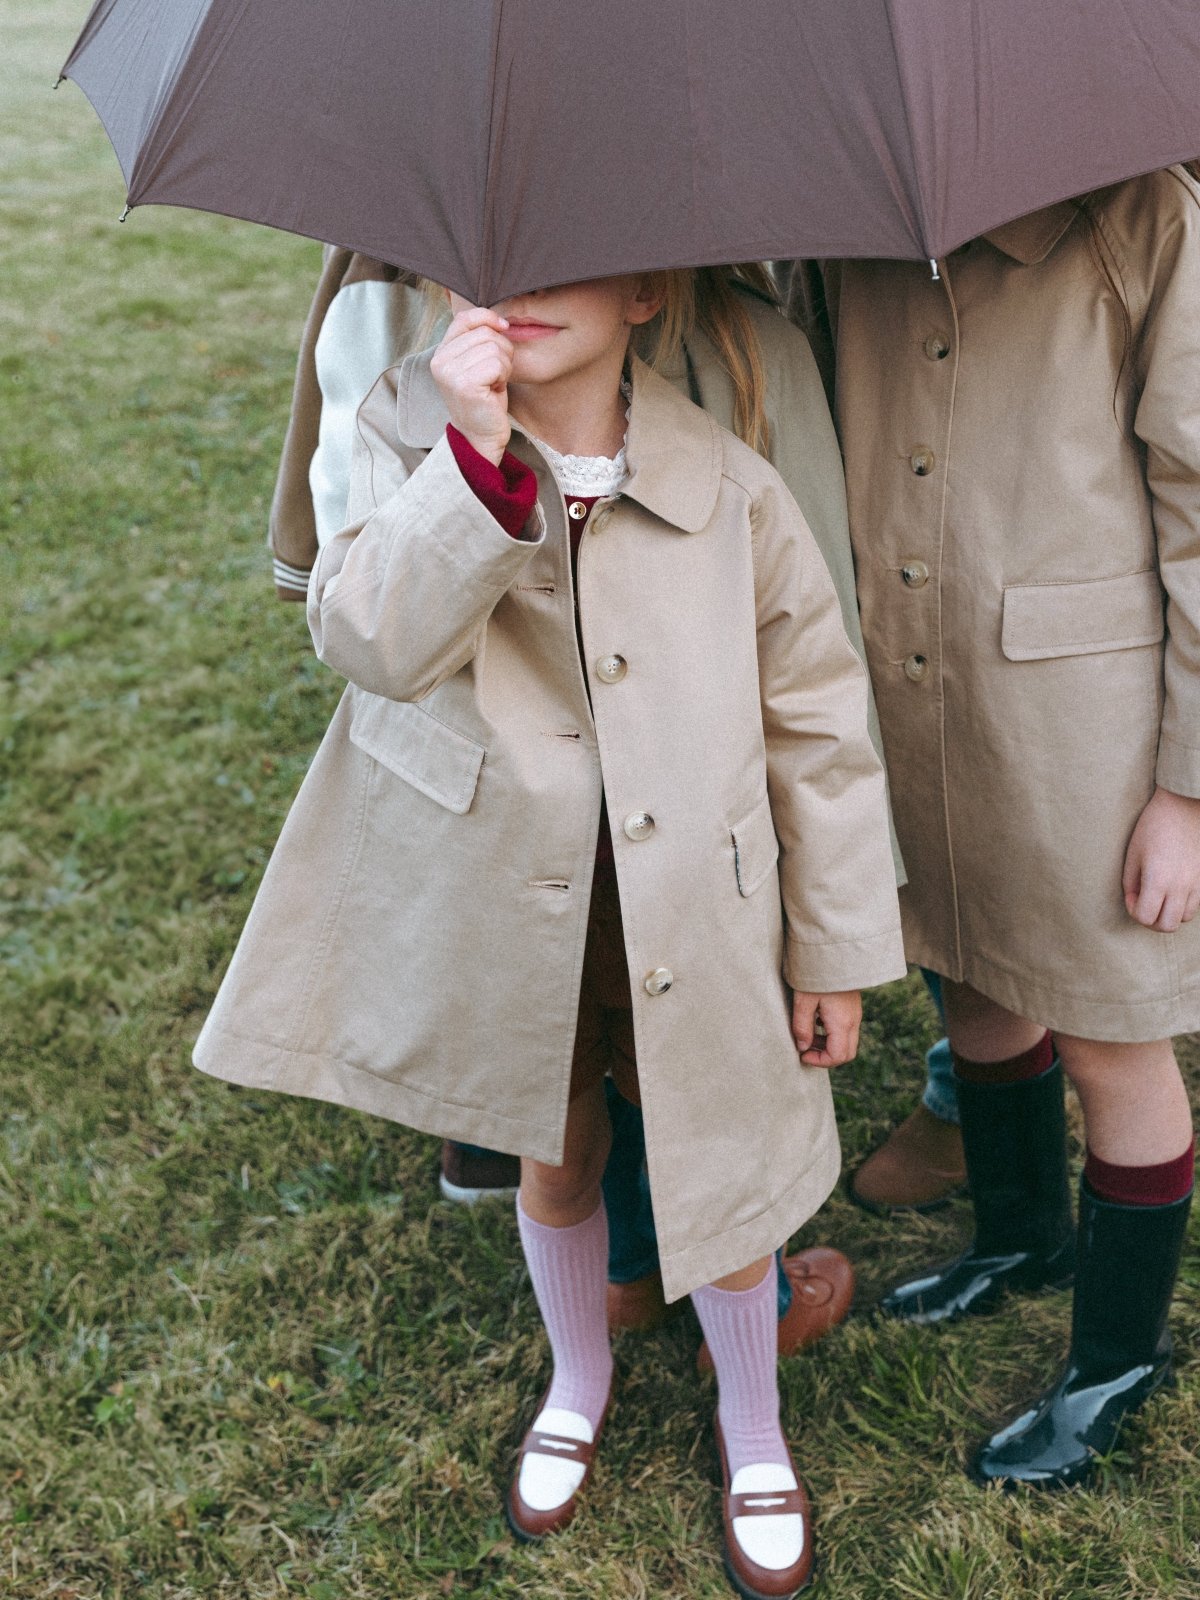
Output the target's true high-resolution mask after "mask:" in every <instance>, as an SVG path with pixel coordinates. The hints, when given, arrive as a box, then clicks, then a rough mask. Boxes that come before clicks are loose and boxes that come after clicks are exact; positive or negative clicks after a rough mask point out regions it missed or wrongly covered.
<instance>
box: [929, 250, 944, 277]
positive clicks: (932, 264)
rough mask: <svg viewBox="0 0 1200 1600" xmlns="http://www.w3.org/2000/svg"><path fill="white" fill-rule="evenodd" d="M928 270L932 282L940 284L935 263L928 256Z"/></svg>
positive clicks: (939, 275)
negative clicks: (931, 274) (930, 273)
mask: <svg viewBox="0 0 1200 1600" xmlns="http://www.w3.org/2000/svg"><path fill="white" fill-rule="evenodd" d="M929 268H930V271H931V272H932V273H933V281H934V283H941V281H942V275H941V273H940V272H939V271H938V269H937V261H936V259H935V258H934V257H933V256H930V258H929Z"/></svg>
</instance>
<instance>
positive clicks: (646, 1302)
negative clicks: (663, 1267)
mask: <svg viewBox="0 0 1200 1600" xmlns="http://www.w3.org/2000/svg"><path fill="white" fill-rule="evenodd" d="M683 1307H684V1301H682V1300H676V1301H675V1302H674V1304H673V1305H668V1304H667V1302H666V1301H665V1300H664V1298H663V1281H662V1273H661V1272H659V1271H658V1270H657V1269H656V1270H655V1271H653V1272H647V1273H646V1275H645V1276H644V1277H641V1278H634V1279H632V1280H631V1281H630V1282H629V1283H611V1282H610V1283H609V1286H608V1326H609V1329H610V1330H611V1331H612V1332H613V1333H617V1332H623V1331H632V1332H636V1333H649V1331H650V1330H651V1329H652V1328H659V1327H661V1326H662V1324H663V1323H664V1322H669V1321H670V1320H671V1318H672V1317H677V1316H678V1315H679V1313H680V1312H681V1311H682V1310H683Z"/></svg>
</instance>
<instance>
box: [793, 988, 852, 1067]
mask: <svg viewBox="0 0 1200 1600" xmlns="http://www.w3.org/2000/svg"><path fill="white" fill-rule="evenodd" d="M861 1026H862V995H861V994H860V993H859V991H858V990H857V989H844V990H841V991H840V992H838V993H834V994H805V993H803V992H802V991H801V990H799V989H797V990H796V991H795V992H794V993H793V995H792V1037H793V1039H795V1041H796V1049H797V1051H798V1052H799V1055H800V1060H801V1062H802V1063H803V1064H804V1066H806V1067H841V1066H844V1065H845V1064H846V1062H847V1061H853V1059H854V1057H855V1056H856V1055H857V1053H858V1030H859V1028H860V1027H861Z"/></svg>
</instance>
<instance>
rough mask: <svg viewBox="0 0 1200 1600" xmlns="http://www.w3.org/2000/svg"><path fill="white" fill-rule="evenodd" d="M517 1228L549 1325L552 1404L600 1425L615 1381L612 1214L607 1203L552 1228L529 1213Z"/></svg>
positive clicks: (540, 1307)
mask: <svg viewBox="0 0 1200 1600" xmlns="http://www.w3.org/2000/svg"><path fill="white" fill-rule="evenodd" d="M517 1227H518V1229H519V1230H520V1234H521V1246H522V1248H523V1249H524V1251H525V1260H526V1262H527V1263H528V1265H529V1276H530V1278H531V1280H532V1282H533V1292H534V1294H535V1296H536V1297H537V1303H538V1310H539V1311H540V1312H541V1313H542V1321H543V1322H544V1323H545V1324H546V1333H547V1335H548V1336H549V1339H550V1352H551V1354H552V1355H553V1357H554V1377H553V1379H552V1380H551V1384H550V1391H549V1393H548V1394H547V1396H546V1402H545V1403H546V1405H547V1406H561V1407H562V1408H563V1409H564V1410H566V1411H577V1412H579V1413H580V1415H581V1416H584V1417H586V1418H587V1419H588V1421H589V1422H590V1423H591V1425H592V1428H593V1430H594V1429H596V1428H598V1427H599V1426H600V1419H601V1418H602V1417H603V1415H604V1406H605V1402H606V1401H607V1399H608V1391H609V1387H610V1385H611V1383H612V1368H613V1362H612V1352H611V1350H610V1349H609V1344H608V1217H607V1215H606V1214H605V1210H604V1207H603V1205H600V1206H597V1207H596V1210H595V1211H594V1212H593V1213H592V1215H591V1216H590V1217H588V1218H587V1220H586V1221H585V1222H577V1223H576V1224H575V1225H574V1227H571V1228H548V1227H546V1225H545V1224H544V1223H541V1222H534V1220H533V1218H532V1217H528V1216H526V1214H525V1211H524V1208H523V1207H522V1205H521V1199H520V1196H519V1195H518V1197H517Z"/></svg>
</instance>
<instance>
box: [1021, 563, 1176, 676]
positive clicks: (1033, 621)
mask: <svg viewBox="0 0 1200 1600" xmlns="http://www.w3.org/2000/svg"><path fill="white" fill-rule="evenodd" d="M1164 631H1165V623H1164V618H1163V589H1162V584H1161V583H1160V581H1159V577H1158V573H1157V572H1152V571H1147V572H1129V573H1126V574H1125V575H1124V576H1123V577H1120V578H1096V579H1093V580H1091V581H1090V582H1087V583H1032V584H1013V585H1010V586H1008V587H1006V588H1005V590H1004V622H1003V626H1002V629H1001V635H1000V648H1001V649H1002V650H1003V651H1004V654H1005V656H1007V658H1008V659H1009V661H1044V660H1046V659H1047V658H1049V657H1051V656H1086V655H1094V654H1097V653H1099V652H1101V651H1104V650H1132V649H1134V648H1135V647H1136V646H1138V645H1147V644H1157V643H1158V642H1159V640H1160V639H1161V638H1162V637H1163V633H1164Z"/></svg>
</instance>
